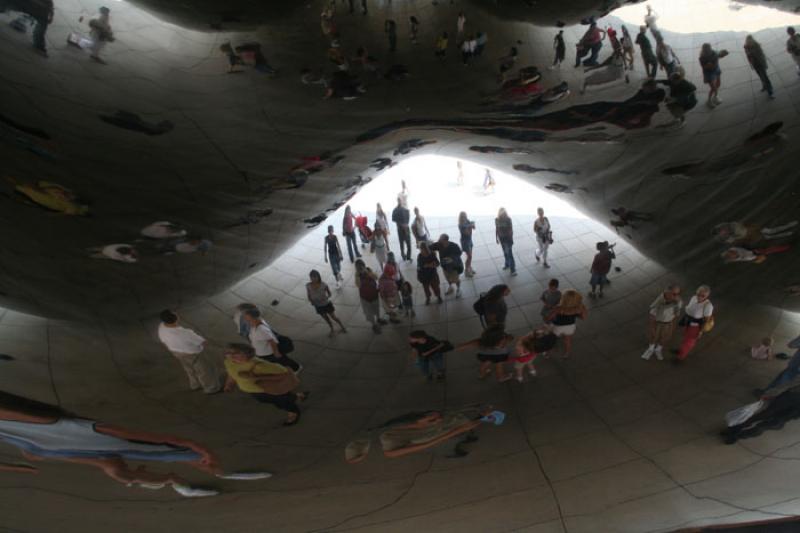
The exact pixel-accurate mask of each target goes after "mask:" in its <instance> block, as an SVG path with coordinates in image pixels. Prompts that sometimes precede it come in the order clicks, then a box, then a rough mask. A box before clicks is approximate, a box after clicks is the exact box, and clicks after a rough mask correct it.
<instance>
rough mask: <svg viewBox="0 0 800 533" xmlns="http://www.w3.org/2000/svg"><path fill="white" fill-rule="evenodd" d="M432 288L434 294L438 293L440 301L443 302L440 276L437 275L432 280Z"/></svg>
mask: <svg viewBox="0 0 800 533" xmlns="http://www.w3.org/2000/svg"><path fill="white" fill-rule="evenodd" d="M431 290H432V291H433V294H435V295H436V298H438V299H439V303H442V291H441V289H440V288H439V276H436V277H435V278H433V279H432V280H431Z"/></svg>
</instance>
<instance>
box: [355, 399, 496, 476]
mask: <svg viewBox="0 0 800 533" xmlns="http://www.w3.org/2000/svg"><path fill="white" fill-rule="evenodd" d="M504 419H505V413H503V412H501V411H493V410H492V407H491V406H473V407H466V408H463V409H454V410H443V411H418V412H413V413H407V414H404V415H401V416H397V417H394V418H392V419H390V420H387V421H386V422H385V423H383V424H381V425H380V426H377V427H373V428H369V429H368V430H367V432H366V433H365V434H362V435H359V436H358V437H357V438H356V439H354V440H352V441H350V442H349V443H348V444H347V446H346V448H345V452H344V454H345V461H347V462H348V463H351V464H354V463H360V462H361V461H363V460H364V459H366V458H367V455H368V454H369V451H370V448H371V440H372V435H371V432H372V431H380V436H379V438H378V439H379V441H380V443H381V448H382V449H383V455H384V456H385V457H389V458H397V457H403V456H406V455H410V454H413V453H418V452H422V451H425V450H429V449H431V448H433V447H435V446H438V445H439V444H442V443H444V442H447V441H449V440H451V439H454V438H456V437H460V436H463V438H462V440H461V441H460V442H459V443H457V444H456V448H455V450H454V454H453V455H451V456H450V457H463V456H464V455H467V453H468V452H467V451H466V450H465V449H464V445H465V444H468V443H472V442H476V441H477V440H478V437H477V435H476V434H475V433H474V430H475V429H477V428H478V427H479V426H480V425H481V424H482V423H486V424H494V425H498V426H499V425H500V424H502V423H503V421H504Z"/></svg>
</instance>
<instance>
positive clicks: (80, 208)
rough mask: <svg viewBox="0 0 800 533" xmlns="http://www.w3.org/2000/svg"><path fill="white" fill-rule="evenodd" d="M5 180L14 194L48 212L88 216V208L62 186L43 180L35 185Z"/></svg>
mask: <svg viewBox="0 0 800 533" xmlns="http://www.w3.org/2000/svg"><path fill="white" fill-rule="evenodd" d="M6 179H7V180H8V182H9V183H11V184H12V185H13V186H14V191H15V192H16V193H18V194H20V195H21V196H24V197H25V198H26V199H27V200H30V201H31V202H33V203H35V204H36V205H38V206H40V207H43V208H45V209H47V210H49V211H54V212H56V213H61V214H63V215H75V216H86V215H88V214H89V206H88V205H87V204H86V203H85V202H84V201H83V200H81V199H80V198H79V197H78V196H77V195H76V194H75V193H74V192H72V190H70V189H68V188H67V187H64V186H63V185H59V184H58V183H53V182H51V181H44V180H40V181H37V182H36V183H23V182H19V181H17V180H16V179H14V178H6Z"/></svg>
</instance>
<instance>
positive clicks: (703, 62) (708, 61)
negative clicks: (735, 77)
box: [669, 43, 728, 108]
mask: <svg viewBox="0 0 800 533" xmlns="http://www.w3.org/2000/svg"><path fill="white" fill-rule="evenodd" d="M726 55H728V52H726V51H725V50H721V51H719V52H717V51H716V50H714V49H713V48H711V45H710V44H709V43H703V46H702V47H701V49H700V57H699V58H698V59H699V61H700V67H701V68H702V69H703V82H705V83H706V84H707V85H708V100H707V101H706V105H707V106H708V107H711V108H713V107H716V106H718V105H720V104H721V103H722V100H720V99H719V88H720V85H722V71H721V70H720V68H719V59H720V58H721V57H725V56H726ZM669 74H672V72H669Z"/></svg>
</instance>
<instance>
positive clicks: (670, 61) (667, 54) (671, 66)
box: [653, 33, 681, 77]
mask: <svg viewBox="0 0 800 533" xmlns="http://www.w3.org/2000/svg"><path fill="white" fill-rule="evenodd" d="M653 35H654V36H655V38H656V59H658V64H659V65H661V68H663V69H664V71H666V73H667V77H669V76H672V73H673V72H675V69H676V68H678V65H680V64H681V63H680V61H679V60H678V56H676V55H675V52H673V50H672V47H671V46H670V45H668V44H667V43H665V42H664V38H663V37H662V36H661V34H660V33H654V34H653Z"/></svg>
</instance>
